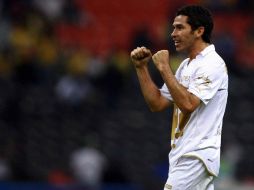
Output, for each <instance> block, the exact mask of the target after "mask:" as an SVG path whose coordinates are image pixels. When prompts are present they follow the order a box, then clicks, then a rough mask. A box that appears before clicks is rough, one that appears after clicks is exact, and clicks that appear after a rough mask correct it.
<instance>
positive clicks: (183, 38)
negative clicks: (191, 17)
mask: <svg viewBox="0 0 254 190" xmlns="http://www.w3.org/2000/svg"><path fill="white" fill-rule="evenodd" d="M187 19H188V17H187V16H184V15H179V16H176V17H175V20H174V22H173V27H174V31H173V32H172V34H171V37H172V38H173V41H174V42H175V47H176V51H181V52H182V51H187V52H189V51H190V50H191V47H192V45H193V43H194V41H195V39H196V36H195V31H192V29H191V26H190V25H189V24H188V23H187Z"/></svg>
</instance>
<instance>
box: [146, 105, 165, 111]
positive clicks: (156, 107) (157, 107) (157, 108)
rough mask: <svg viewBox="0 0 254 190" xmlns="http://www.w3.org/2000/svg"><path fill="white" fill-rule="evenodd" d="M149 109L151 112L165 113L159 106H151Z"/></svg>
mask: <svg viewBox="0 0 254 190" xmlns="http://www.w3.org/2000/svg"><path fill="white" fill-rule="evenodd" d="M149 109H150V111H151V112H160V111H163V108H162V107H160V106H158V105H149Z"/></svg>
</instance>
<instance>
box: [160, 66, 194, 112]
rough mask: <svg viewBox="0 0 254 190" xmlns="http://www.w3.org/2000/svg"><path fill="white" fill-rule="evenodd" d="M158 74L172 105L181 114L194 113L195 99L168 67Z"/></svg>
mask: <svg viewBox="0 0 254 190" xmlns="http://www.w3.org/2000/svg"><path fill="white" fill-rule="evenodd" d="M160 73H161V76H162V78H163V80H164V82H165V84H166V85H167V87H168V89H169V91H170V94H171V96H172V98H173V100H174V103H175V104H176V105H177V106H178V107H179V109H180V110H181V111H182V112H183V113H190V112H192V111H194V109H195V108H196V106H197V99H194V97H193V95H192V94H191V93H190V92H189V91H188V90H187V89H186V88H185V87H184V86H183V85H181V84H180V83H179V82H178V81H177V79H176V78H175V76H174V74H173V72H172V70H171V69H170V67H169V68H167V69H166V70H163V71H161V72H160Z"/></svg>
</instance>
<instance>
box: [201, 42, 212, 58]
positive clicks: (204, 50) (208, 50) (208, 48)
mask: <svg viewBox="0 0 254 190" xmlns="http://www.w3.org/2000/svg"><path fill="white" fill-rule="evenodd" d="M212 51H215V47H214V45H213V44H211V45H209V46H207V47H206V48H205V49H203V51H201V52H200V53H199V54H198V55H201V56H203V57H204V56H206V55H207V54H208V53H210V52H212Z"/></svg>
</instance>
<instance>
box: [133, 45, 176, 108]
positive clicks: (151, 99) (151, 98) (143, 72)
mask: <svg viewBox="0 0 254 190" xmlns="http://www.w3.org/2000/svg"><path fill="white" fill-rule="evenodd" d="M130 56H131V60H132V62H133V65H134V66H135V69H136V72H137V76H138V80H139V83H140V87H141V91H142V94H143V96H144V98H145V101H146V103H147V104H148V106H149V108H150V110H151V111H153V112H156V111H162V110H164V109H166V108H167V107H169V106H170V104H171V102H170V101H169V100H168V99H166V98H165V97H163V96H162V95H161V92H160V90H159V89H158V87H157V86H156V85H155V83H154V82H153V80H152V78H151V76H150V73H149V71H148V66H147V64H148V62H149V60H150V59H151V57H152V53H151V51H150V50H149V49H147V48H145V47H137V48H136V49H134V50H133V51H132V52H131V55H130Z"/></svg>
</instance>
